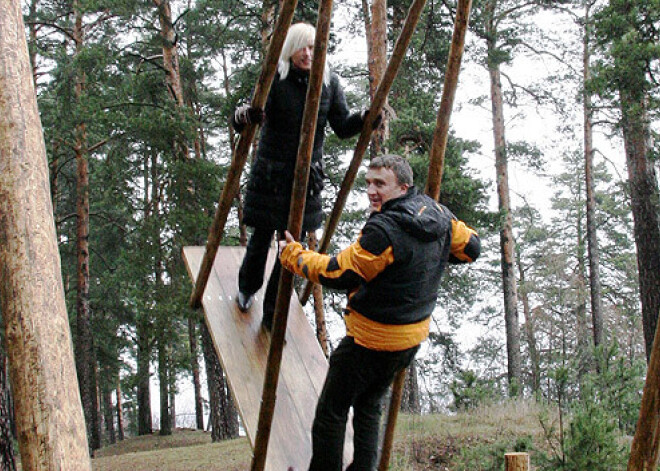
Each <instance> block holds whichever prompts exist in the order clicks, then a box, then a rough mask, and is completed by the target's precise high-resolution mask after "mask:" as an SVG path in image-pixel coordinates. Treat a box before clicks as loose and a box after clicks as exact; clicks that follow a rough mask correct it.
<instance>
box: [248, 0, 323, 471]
mask: <svg viewBox="0 0 660 471" xmlns="http://www.w3.org/2000/svg"><path fill="white" fill-rule="evenodd" d="M332 4H333V0H323V1H322V2H321V4H320V5H319V13H318V20H317V23H316V37H315V39H314V60H313V62H312V70H311V71H310V76H309V86H308V88H307V97H306V98H305V110H304V112H303V120H302V125H301V130H300V143H299V145H298V155H297V158H296V168H295V171H294V177H293V188H292V190H291V206H290V208H289V221H288V224H287V225H288V230H289V232H290V233H291V234H292V235H293V236H294V237H295V238H296V239H297V240H299V239H300V233H301V230H302V224H303V216H304V213H305V210H304V208H305V200H306V197H307V183H308V180H309V167H310V162H311V160H312V150H313V145H314V136H315V134H316V122H317V118H318V113H319V102H320V99H321V92H322V90H323V75H324V71H325V56H326V51H327V48H328V37H329V36H330V20H331V17H332ZM292 291H293V273H291V272H290V271H289V270H282V271H281V274H280V280H279V286H278V290H277V301H276V303H275V314H274V319H273V329H272V332H271V341H270V348H269V350H268V360H267V363H266V375H265V377H264V387H263V394H262V398H261V407H260V409H259V421H258V423H257V435H256V437H255V440H254V442H255V443H254V456H253V458H252V468H251V470H252V471H262V470H263V469H264V466H265V464H266V455H267V453H268V441H269V438H270V429H271V425H272V422H273V414H274V412H275V402H276V393H277V383H278V380H279V374H280V365H281V363H282V348H283V346H284V336H285V334H286V324H287V320H288V317H289V301H290V300H291V293H292Z"/></svg>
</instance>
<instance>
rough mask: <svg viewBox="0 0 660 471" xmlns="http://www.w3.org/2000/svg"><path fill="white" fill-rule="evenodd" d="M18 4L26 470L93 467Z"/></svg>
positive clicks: (16, 131)
mask: <svg viewBox="0 0 660 471" xmlns="http://www.w3.org/2000/svg"><path fill="white" fill-rule="evenodd" d="M60 264H61V262H60V254H59V250H58V247H57V235H56V232H55V222H54V219H53V206H52V203H51V197H50V188H49V176H48V159H47V156H46V147H45V144H44V138H43V133H42V127H41V121H40V119H39V111H38V109H37V100H36V95H35V90H34V82H33V80H32V71H31V68H30V62H29V59H28V48H27V43H26V41H25V29H24V25H23V13H22V11H21V2H20V1H19V0H9V1H5V2H3V6H2V8H1V9H0V311H1V312H2V317H3V320H4V327H5V335H6V337H5V338H6V345H7V357H8V359H9V373H10V379H11V384H12V389H13V392H14V401H15V416H16V428H17V431H18V443H19V448H20V452H21V462H22V468H23V469H29V470H55V469H71V470H73V469H75V470H82V471H85V470H90V469H91V462H90V459H89V450H88V445H87V436H86V430H85V420H84V418H83V410H82V405H81V401H80V392H79V389H78V379H77V376H76V368H75V363H74V357H73V344H72V342H71V332H70V330H69V318H68V316H67V312H66V304H65V301H64V286H63V284H62V272H61V266H60Z"/></svg>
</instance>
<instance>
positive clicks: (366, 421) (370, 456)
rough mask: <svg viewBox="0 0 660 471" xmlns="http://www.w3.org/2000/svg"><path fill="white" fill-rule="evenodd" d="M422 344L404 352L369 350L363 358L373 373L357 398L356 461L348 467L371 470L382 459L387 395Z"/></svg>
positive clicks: (354, 455) (355, 427)
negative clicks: (380, 445) (380, 443)
mask: <svg viewBox="0 0 660 471" xmlns="http://www.w3.org/2000/svg"><path fill="white" fill-rule="evenodd" d="M417 350H418V347H414V348H412V349H409V350H405V351H402V352H373V351H367V352H366V353H365V358H364V359H363V360H362V362H363V365H364V366H365V368H370V371H369V372H367V373H366V374H368V376H369V377H370V385H369V386H368V387H367V388H366V389H365V390H364V391H363V392H361V393H360V394H358V396H357V397H356V399H355V403H354V404H353V430H354V436H353V444H354V451H353V463H352V464H351V465H350V466H349V467H348V468H347V471H371V470H374V469H376V466H377V460H378V434H379V430H380V417H381V414H382V403H383V397H384V396H385V393H386V392H387V389H388V388H389V386H390V384H392V381H393V380H394V377H395V376H396V373H397V372H398V371H400V370H401V369H403V368H406V367H408V365H409V364H410V362H411V361H412V359H413V358H414V357H415V353H417Z"/></svg>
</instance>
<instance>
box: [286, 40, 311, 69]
mask: <svg viewBox="0 0 660 471" xmlns="http://www.w3.org/2000/svg"><path fill="white" fill-rule="evenodd" d="M313 58H314V43H310V44H308V45H307V46H305V47H301V48H300V49H298V50H297V51H296V52H294V53H293V55H292V56H291V62H293V65H294V67H295V68H296V69H300V70H307V71H309V70H310V69H311V68H312V59H313Z"/></svg>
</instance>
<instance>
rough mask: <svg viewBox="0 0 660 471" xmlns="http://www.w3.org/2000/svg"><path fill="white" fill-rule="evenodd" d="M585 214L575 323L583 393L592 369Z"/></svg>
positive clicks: (579, 240) (580, 215)
mask: <svg viewBox="0 0 660 471" xmlns="http://www.w3.org/2000/svg"><path fill="white" fill-rule="evenodd" d="M581 183H582V182H581V176H579V175H578V177H577V185H578V187H579V190H580V192H579V194H581V193H582V185H581ZM583 222H584V221H583V213H582V208H581V207H578V210H577V241H576V242H577V245H576V248H577V254H576V258H577V273H576V276H575V295H576V303H575V323H576V329H577V330H576V332H577V339H576V343H577V352H578V358H577V361H578V371H577V376H578V383H579V387H580V391H582V386H583V384H582V383H583V379H584V375H585V374H587V373H588V372H589V370H590V368H591V364H592V361H591V352H590V348H589V347H590V342H589V329H588V327H587V324H588V320H587V283H586V273H587V266H586V260H585V258H586V257H585V246H584V240H585V237H584V234H583V229H582V227H583Z"/></svg>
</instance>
